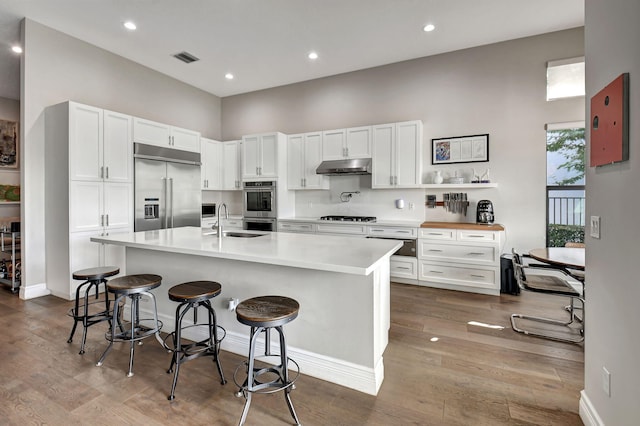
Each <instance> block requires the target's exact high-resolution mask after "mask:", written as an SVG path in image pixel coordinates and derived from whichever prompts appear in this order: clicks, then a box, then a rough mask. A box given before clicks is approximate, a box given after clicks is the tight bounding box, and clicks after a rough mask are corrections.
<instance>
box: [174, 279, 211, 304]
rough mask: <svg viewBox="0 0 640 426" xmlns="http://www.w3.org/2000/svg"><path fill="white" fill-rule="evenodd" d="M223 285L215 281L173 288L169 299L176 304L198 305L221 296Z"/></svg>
mask: <svg viewBox="0 0 640 426" xmlns="http://www.w3.org/2000/svg"><path fill="white" fill-rule="evenodd" d="M221 291H222V285H220V283H217V282H215V281H191V282H188V283H183V284H178V285H174V286H173V287H171V288H170V289H169V291H168V293H169V299H170V300H173V301H174V302H192V303H197V302H201V301H203V300H207V299H212V298H214V297H216V296H217V295H219V294H220V292H221Z"/></svg>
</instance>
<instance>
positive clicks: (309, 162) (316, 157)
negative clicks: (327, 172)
mask: <svg viewBox="0 0 640 426" xmlns="http://www.w3.org/2000/svg"><path fill="white" fill-rule="evenodd" d="M321 162H322V133H320V132H317V133H307V134H306V135H305V137H304V171H303V178H304V189H329V177H328V176H323V175H318V174H316V169H317V168H318V166H319V165H320V163H321Z"/></svg>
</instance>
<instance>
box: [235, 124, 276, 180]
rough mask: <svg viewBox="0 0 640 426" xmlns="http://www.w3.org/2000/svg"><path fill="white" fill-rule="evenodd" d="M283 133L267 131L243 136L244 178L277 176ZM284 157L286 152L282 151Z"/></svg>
mask: <svg viewBox="0 0 640 426" xmlns="http://www.w3.org/2000/svg"><path fill="white" fill-rule="evenodd" d="M284 143H285V136H284V135H283V134H282V133H266V134H261V135H249V136H243V137H242V160H241V162H242V179H262V178H277V177H278V165H279V163H280V159H279V158H278V155H279V154H280V148H281V147H284ZM282 155H283V158H285V156H284V152H282Z"/></svg>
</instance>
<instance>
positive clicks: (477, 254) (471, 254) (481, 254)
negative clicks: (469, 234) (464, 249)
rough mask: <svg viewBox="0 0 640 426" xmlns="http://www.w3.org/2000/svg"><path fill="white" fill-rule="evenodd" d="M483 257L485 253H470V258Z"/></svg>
mask: <svg viewBox="0 0 640 426" xmlns="http://www.w3.org/2000/svg"><path fill="white" fill-rule="evenodd" d="M483 255H484V253H478V252H473V251H472V252H471V253H469V256H483Z"/></svg>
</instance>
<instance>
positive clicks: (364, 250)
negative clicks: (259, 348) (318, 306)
mask: <svg viewBox="0 0 640 426" xmlns="http://www.w3.org/2000/svg"><path fill="white" fill-rule="evenodd" d="M237 232H254V231H237ZM255 232H256V233H257V231H255ZM91 241H94V242H99V243H105V244H115V245H121V246H125V247H134V248H141V249H147V250H158V251H165V252H172V253H181V254H193V255H197V256H208V257H216V258H222V259H230V260H240V261H245V262H256V263H266V264H271V265H281V266H290V267H296V268H307V269H315V270H321V271H332V272H341V273H346V274H357V275H369V274H370V273H371V272H373V271H374V270H375V269H376V268H378V266H379V263H380V262H382V261H383V260H384V259H385V257H386V256H389V255H391V254H392V253H393V252H395V251H396V250H397V249H398V248H400V246H401V245H402V243H401V242H399V241H394V240H380V239H366V238H349V237H340V236H329V235H318V234H313V235H306V234H294V233H286V232H266V233H264V235H261V236H259V237H255V238H238V237H223V238H222V241H220V240H219V239H218V237H217V236H216V235H203V232H202V229H201V228H197V227H184V228H174V229H162V230H156V231H142V232H131V233H122V234H113V235H109V236H101V237H92V238H91ZM387 261H388V260H387Z"/></svg>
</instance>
